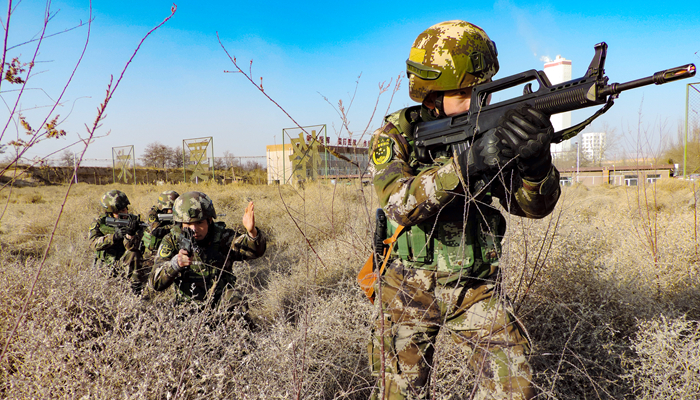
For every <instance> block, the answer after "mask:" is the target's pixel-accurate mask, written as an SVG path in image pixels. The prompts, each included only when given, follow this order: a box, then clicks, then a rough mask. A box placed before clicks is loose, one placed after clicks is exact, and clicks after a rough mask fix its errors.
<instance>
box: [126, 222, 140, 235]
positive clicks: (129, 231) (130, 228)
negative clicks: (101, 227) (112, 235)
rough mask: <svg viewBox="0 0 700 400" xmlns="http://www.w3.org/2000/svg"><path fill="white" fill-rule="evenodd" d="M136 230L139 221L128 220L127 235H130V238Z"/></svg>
mask: <svg viewBox="0 0 700 400" xmlns="http://www.w3.org/2000/svg"><path fill="white" fill-rule="evenodd" d="M138 228H139V221H137V220H136V219H135V218H130V219H129V224H128V225H127V226H126V233H127V235H131V236H133V235H135V234H136V231H137V230H138Z"/></svg>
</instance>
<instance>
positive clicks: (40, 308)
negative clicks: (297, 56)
mask: <svg viewBox="0 0 700 400" xmlns="http://www.w3.org/2000/svg"><path fill="white" fill-rule="evenodd" d="M115 187H116V188H119V189H121V190H124V191H125V192H126V193H127V194H128V195H129V198H130V199H131V202H132V206H131V209H132V210H134V211H136V212H140V213H141V214H142V215H144V214H145V213H146V211H147V210H148V208H149V207H150V206H151V205H152V204H153V203H155V201H156V199H157V195H158V193H160V192H161V191H163V190H166V189H170V188H172V189H174V190H177V191H179V192H180V193H182V192H185V191H187V190H192V189H194V188H193V187H189V186H185V185H175V186H172V187H171V186H168V187H158V186H140V185H139V186H119V185H117V186H115ZM110 188H111V187H104V186H102V187H101V186H92V185H85V184H79V185H77V186H76V187H75V188H74V189H73V192H72V193H71V195H70V197H69V201H68V204H67V205H66V210H65V213H64V215H63V218H62V220H61V222H60V223H59V227H58V237H57V239H56V241H55V243H54V246H53V248H52V251H51V252H50V256H49V260H48V263H47V265H46V266H45V267H44V270H43V272H42V274H41V276H40V278H39V282H38V285H37V289H36V293H35V294H34V296H32V297H31V299H29V300H28V301H29V308H28V313H27V315H26V317H25V319H24V321H23V323H22V328H21V329H20V330H19V331H18V333H17V334H16V335H15V337H14V338H13V339H12V341H11V343H10V345H9V353H8V356H7V357H6V359H5V360H3V362H2V363H1V364H0V397H3V398H10V399H20V398H22V399H23V398H149V399H151V398H152V399H172V398H180V399H211V398H240V399H275V398H278V399H283V398H284V399H286V398H304V399H308V398H319V399H335V398H344V399H365V398H367V397H368V396H369V393H370V391H371V388H372V386H373V385H374V379H373V378H372V377H371V376H370V374H369V371H368V367H367V361H366V356H365V352H366V341H367V339H368V335H369V325H370V323H371V321H372V318H373V315H374V313H375V312H376V311H375V309H374V308H373V307H372V306H371V305H370V304H369V303H368V302H367V301H366V300H365V299H364V295H363V294H362V293H361V292H360V291H359V289H358V287H357V286H356V284H355V275H356V272H357V270H358V269H359V267H360V266H361V265H362V263H363V261H364V259H365V258H366V256H367V254H368V252H369V246H370V239H369V238H370V236H369V233H370V231H371V227H372V224H371V218H372V216H373V214H374V212H373V211H372V210H374V208H376V206H377V205H376V199H375V195H374V193H373V192H372V189H371V188H369V187H368V188H364V187H361V186H357V185H337V186H323V185H321V186H313V185H312V186H309V187H307V188H306V189H305V190H303V191H295V190H293V189H292V188H290V187H285V186H282V187H276V186H234V185H230V186H218V185H210V186H207V185H200V186H197V187H196V189H197V190H202V191H204V192H206V193H207V194H209V195H210V196H211V197H212V198H213V200H214V203H215V205H216V207H217V211H218V212H219V213H225V214H226V216H224V217H222V218H220V219H221V220H223V221H225V222H226V223H227V225H229V226H238V225H239V224H240V218H241V216H242V213H243V210H244V207H245V204H246V203H247V201H248V200H249V199H251V200H253V201H254V202H255V204H256V221H257V224H258V226H259V227H260V228H261V229H263V230H265V231H266V232H267V233H268V234H269V235H270V239H271V240H270V245H269V247H268V251H267V253H266V254H265V256H263V257H262V258H261V259H258V260H253V261H251V262H245V263H237V264H236V265H235V266H234V268H235V271H236V274H237V276H238V277H239V284H240V285H241V287H242V289H243V290H244V292H246V293H247V295H248V297H249V301H250V306H251V311H252V313H253V314H254V315H255V317H256V318H257V319H258V321H259V323H260V324H259V328H258V329H256V330H254V331H251V330H249V329H247V328H245V327H243V326H242V324H241V322H240V321H239V320H237V319H230V320H222V315H220V314H218V312H216V311H213V312H210V313H199V312H196V311H195V310H192V309H189V308H188V307H187V306H185V305H180V306H174V305H173V303H172V294H171V293H170V292H164V293H158V294H157V295H154V296H153V297H152V298H151V299H150V300H143V299H141V298H138V297H135V296H133V295H132V294H131V291H130V290H129V287H128V283H126V282H123V281H120V280H116V279H112V278H108V277H106V276H104V275H103V274H102V273H101V272H100V271H96V270H94V269H93V268H92V267H91V263H92V255H91V254H90V252H89V251H88V249H87V247H88V244H87V239H86V236H87V229H88V226H89V224H90V222H91V220H92V218H94V217H95V216H96V215H97V214H98V213H99V207H98V202H99V197H100V195H101V194H102V193H103V192H105V191H106V190H108V189H110ZM64 191H65V187H60V186H55V187H43V188H23V189H14V191H13V192H12V194H11V195H9V194H8V193H7V192H2V193H0V201H2V203H3V204H2V205H3V206H4V203H5V202H9V204H8V211H7V212H6V214H5V216H4V217H3V218H2V220H0V246H2V247H1V248H2V253H1V254H0V263H2V268H1V269H0V315H1V318H0V332H2V338H3V344H4V343H5V341H6V340H7V337H8V335H9V332H10V330H11V329H12V326H13V324H14V323H15V321H16V318H17V316H18V314H19V311H20V310H21V308H22V304H23V302H24V301H25V298H26V294H27V293H28V291H29V287H30V285H31V281H32V278H33V276H34V275H35V274H36V270H37V257H38V256H39V255H40V254H42V253H43V249H44V246H45V245H46V235H48V234H49V233H50V231H51V227H52V226H53V223H54V217H55V215H56V212H57V210H58V207H59V204H60V199H61V198H62V195H63V193H64ZM691 197H692V186H688V185H685V184H684V183H683V182H679V181H666V182H664V181H662V182H659V183H658V184H657V185H656V186H655V187H654V190H652V189H651V188H648V189H647V192H639V191H638V190H637V189H629V188H619V187H598V188H584V187H573V188H567V189H566V190H565V192H564V196H563V197H562V200H561V201H560V203H559V205H558V206H557V209H556V210H555V212H554V213H553V215H552V216H551V217H548V218H545V219H543V220H538V221H534V220H523V219H519V218H510V219H509V229H508V234H507V239H506V242H505V244H504V248H505V256H504V259H503V265H504V268H505V271H506V274H505V276H504V280H505V283H506V287H507V288H508V289H507V295H508V296H510V298H511V299H513V300H514V301H515V304H516V306H517V307H519V316H520V317H521V319H522V320H523V322H524V324H525V326H527V328H528V330H529V334H530V336H531V338H532V342H533V357H532V364H533V367H534V370H535V376H536V384H537V385H538V387H539V388H540V392H541V393H542V394H541V398H552V399H554V398H556V399H572V398H595V399H597V398H602V399H608V398H614V399H619V398H640V399H666V398H697V397H698V396H700V383H699V382H698V381H700V380H698V379H697V375H698V374H699V373H700V367H699V363H700V354H699V353H700V332H699V330H698V320H699V319H700V271H699V270H698V268H699V267H700V265H699V264H698V263H699V261H698V260H699V258H698V254H697V247H698V246H697V245H698V243H697V241H696V240H697V239H696V238H697V226H696V225H695V223H696V222H695V221H696V219H695V214H694V213H695V209H691V208H689V207H688V206H687V202H688V199H689V198H691ZM639 199H641V200H639ZM438 340H439V342H440V344H441V346H439V347H438V352H437V355H436V365H435V368H436V371H435V374H434V378H435V379H434V380H433V387H434V394H435V397H436V398H441V399H442V398H453V399H460V398H469V394H470V393H471V389H472V388H471V386H470V384H469V382H470V379H471V377H470V375H469V373H468V372H467V370H466V368H465V365H466V363H465V357H466V356H467V355H464V354H460V353H459V351H458V350H457V349H456V348H454V346H452V345H451V343H450V339H449V337H448V336H447V335H441V336H440V337H439V339H438ZM693 377H695V379H693Z"/></svg>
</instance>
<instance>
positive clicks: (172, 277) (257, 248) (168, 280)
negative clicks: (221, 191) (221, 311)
mask: <svg viewBox="0 0 700 400" xmlns="http://www.w3.org/2000/svg"><path fill="white" fill-rule="evenodd" d="M203 210H204V212H202V211H203ZM207 210H209V211H207ZM173 211H174V218H175V221H176V222H190V221H191V220H201V219H206V218H207V217H204V218H201V216H203V215H205V216H209V217H211V218H215V217H216V212H215V211H214V206H213V204H212V203H211V200H210V199H209V197H208V196H206V195H205V194H203V193H200V192H188V193H185V194H183V195H182V196H180V197H179V198H178V199H177V200H176V201H175V206H174V210H173ZM188 215H194V216H196V217H195V218H188V217H187V216H188ZM183 216H184V218H183ZM197 218H199V219H197ZM178 225H179V224H178ZM180 233H181V228H180V226H175V227H173V228H172V230H171V231H170V232H169V233H168V234H167V235H165V237H164V238H163V241H162V243H161V245H160V247H159V249H158V254H157V255H156V259H155V264H154V268H153V271H152V272H151V275H150V277H149V284H150V286H151V287H152V288H153V289H155V290H157V291H162V290H165V289H167V288H168V287H170V286H171V285H173V284H175V288H176V290H177V296H178V299H179V300H181V301H183V300H194V301H196V302H200V303H204V302H206V301H209V300H211V306H212V307H214V306H216V305H217V304H219V302H221V301H223V304H224V305H225V306H226V307H232V306H236V305H237V304H238V303H239V302H240V301H241V300H242V296H241V295H240V293H238V291H236V289H235V284H236V277H235V276H234V275H233V271H232V264H233V262H234V261H242V260H250V259H254V258H258V257H260V256H262V255H263V254H264V253H265V248H266V246H267V241H266V239H265V235H264V234H263V233H262V231H261V230H260V229H258V235H257V236H256V237H255V238H252V237H250V235H248V234H247V232H246V233H244V234H239V233H237V232H236V231H234V230H232V229H227V228H226V224H224V223H223V222H216V223H210V224H209V230H208V232H207V235H206V237H205V238H204V239H203V240H201V241H198V242H197V246H198V249H197V251H196V254H194V256H193V258H194V262H193V263H192V265H190V266H189V267H184V268H182V267H179V265H178V261H177V254H178V251H179V250H180V246H179V244H178V238H179V236H180Z"/></svg>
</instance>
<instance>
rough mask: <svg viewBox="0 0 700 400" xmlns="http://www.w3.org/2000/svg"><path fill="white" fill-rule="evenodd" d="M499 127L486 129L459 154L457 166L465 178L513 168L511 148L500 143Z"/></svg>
mask: <svg viewBox="0 0 700 400" xmlns="http://www.w3.org/2000/svg"><path fill="white" fill-rule="evenodd" d="M498 129H499V128H494V129H491V130H488V131H486V133H484V134H483V135H481V136H479V137H478V138H477V139H476V140H474V143H472V145H471V146H470V147H469V148H468V149H467V150H466V151H463V152H462V153H461V154H460V155H459V156H457V160H456V161H457V167H458V169H459V173H460V174H461V175H462V177H463V178H464V180H465V181H466V180H467V177H470V176H471V177H475V176H480V175H483V174H484V173H485V172H492V173H497V172H498V171H501V170H504V169H509V168H512V167H513V166H514V164H515V161H514V160H513V154H512V152H511V151H510V148H508V147H506V146H504V145H503V144H502V143H500V139H499V138H498V136H497V135H496V132H497V130H498Z"/></svg>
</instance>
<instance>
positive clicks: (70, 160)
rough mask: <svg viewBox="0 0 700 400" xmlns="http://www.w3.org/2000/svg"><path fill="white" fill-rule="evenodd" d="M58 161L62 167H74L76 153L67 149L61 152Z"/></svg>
mask: <svg viewBox="0 0 700 400" xmlns="http://www.w3.org/2000/svg"><path fill="white" fill-rule="evenodd" d="M58 163H59V165H60V166H61V167H72V166H73V165H74V164H75V154H73V152H72V151H70V150H65V151H64V152H63V153H61V158H60V159H59V161H58Z"/></svg>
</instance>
